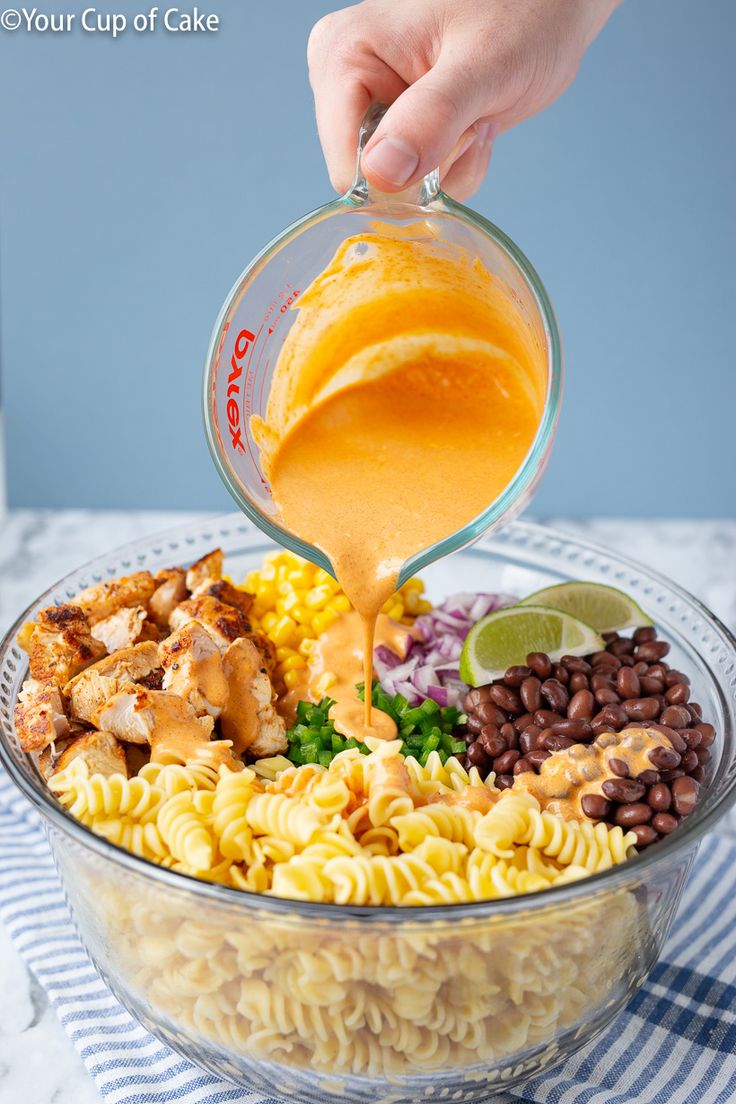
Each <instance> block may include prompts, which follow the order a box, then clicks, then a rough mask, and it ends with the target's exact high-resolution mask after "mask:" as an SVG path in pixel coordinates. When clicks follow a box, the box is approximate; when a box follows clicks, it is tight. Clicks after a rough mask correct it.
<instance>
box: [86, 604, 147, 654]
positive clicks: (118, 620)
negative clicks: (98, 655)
mask: <svg viewBox="0 0 736 1104" xmlns="http://www.w3.org/2000/svg"><path fill="white" fill-rule="evenodd" d="M145 620H146V607H145V606H126V607H124V608H123V609H120V610H118V611H117V613H111V614H110V616H109V617H103V619H102V621H97V622H96V623H95V624H94V625H93V626H92V629H91V632H92V636H93V637H94V638H95V640H100V641H101V642H102V643H103V644H104V645H105V647H106V648H107V650H108V652H109V653H110V654H112V652H118V651H120V649H121V648H129V647H130V645H131V644H135V643H136V641H138V640H140V637H141V634H142V632H143V625H144V622H145Z"/></svg>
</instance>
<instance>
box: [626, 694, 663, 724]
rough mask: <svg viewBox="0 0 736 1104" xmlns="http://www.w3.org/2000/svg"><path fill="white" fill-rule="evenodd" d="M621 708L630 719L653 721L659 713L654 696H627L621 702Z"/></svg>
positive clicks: (657, 703) (658, 706)
mask: <svg viewBox="0 0 736 1104" xmlns="http://www.w3.org/2000/svg"><path fill="white" fill-rule="evenodd" d="M621 708H622V709H623V711H624V713H625V714H626V716H627V717H628V718H629V720H630V721H653V720H655V718H657V717H658V716H659V714H660V705H659V702H658V701H657V699H656V698H628V699H627V700H626V701H623V702H621Z"/></svg>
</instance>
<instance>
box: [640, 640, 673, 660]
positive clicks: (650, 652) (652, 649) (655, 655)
mask: <svg viewBox="0 0 736 1104" xmlns="http://www.w3.org/2000/svg"><path fill="white" fill-rule="evenodd" d="M669 650H670V646H669V644H668V643H667V642H666V641H665V640H650V641H648V642H647V643H646V644H640V645H639V647H638V648H637V650H636V658H637V659H645V660H646V661H647V663H656V662H657V660H658V659H662V658H663V657H664V656H666V655H667V653H668V652H669Z"/></svg>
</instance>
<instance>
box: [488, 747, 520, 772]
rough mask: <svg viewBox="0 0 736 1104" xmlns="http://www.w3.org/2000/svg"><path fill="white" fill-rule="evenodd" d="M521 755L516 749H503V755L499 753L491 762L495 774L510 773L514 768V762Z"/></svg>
mask: <svg viewBox="0 0 736 1104" xmlns="http://www.w3.org/2000/svg"><path fill="white" fill-rule="evenodd" d="M520 758H521V755H520V754H519V752H518V751H505V752H504V753H503V755H499V757H498V759H496V761H495V763H494V764H493V769H494V771H495V772H496V775H499V774H511V773H512V772H513V769H514V763H517V762H518V761H519V759H520Z"/></svg>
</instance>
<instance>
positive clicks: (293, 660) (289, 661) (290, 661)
mask: <svg viewBox="0 0 736 1104" xmlns="http://www.w3.org/2000/svg"><path fill="white" fill-rule="evenodd" d="M306 666H307V663H306V660H305V659H304V656H300V655H299V654H298V652H292V654H291V655H290V656H287V658H286V659H285V660H284V661H283V662H282V664H281V670H282V672H283V674H286V672H287V671H303V670H304V668H305V667H306Z"/></svg>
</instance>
